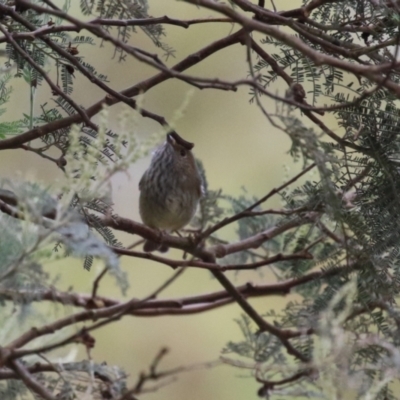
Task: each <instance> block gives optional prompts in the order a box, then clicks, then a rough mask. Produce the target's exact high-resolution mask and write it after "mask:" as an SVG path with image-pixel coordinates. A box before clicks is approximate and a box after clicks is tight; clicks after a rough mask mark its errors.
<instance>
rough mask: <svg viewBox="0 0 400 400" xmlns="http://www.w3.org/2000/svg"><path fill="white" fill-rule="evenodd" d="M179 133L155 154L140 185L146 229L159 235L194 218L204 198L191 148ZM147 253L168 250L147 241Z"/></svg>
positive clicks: (142, 215) (140, 208)
mask: <svg viewBox="0 0 400 400" xmlns="http://www.w3.org/2000/svg"><path fill="white" fill-rule="evenodd" d="M193 147H194V144H193V143H190V142H187V141H186V140H184V139H183V138H181V137H180V136H179V135H178V134H177V133H176V132H172V133H169V134H167V140H166V141H165V143H164V144H163V145H161V146H160V147H159V148H158V149H157V150H156V151H155V152H154V154H153V157H152V159H151V163H150V166H149V168H148V169H147V170H146V171H145V173H144V174H143V176H142V178H141V179H140V182H139V190H140V199H139V211H140V216H141V218H142V221H143V223H144V224H145V225H147V226H149V227H151V228H155V229H159V230H160V231H167V232H173V231H176V230H178V229H180V228H183V227H184V226H185V225H187V224H188V223H189V222H190V220H191V219H192V218H193V216H194V214H195V212H196V209H197V205H198V203H199V200H200V197H201V194H202V179H201V176H200V173H199V170H198V168H197V166H196V161H195V159H194V156H193V153H192V151H191V150H192V148H193ZM143 250H144V251H145V252H152V251H154V250H159V251H161V252H165V251H167V250H168V247H167V246H165V245H163V244H162V243H156V242H153V241H149V240H147V241H146V242H145V244H144V246H143Z"/></svg>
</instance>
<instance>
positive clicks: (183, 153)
mask: <svg viewBox="0 0 400 400" xmlns="http://www.w3.org/2000/svg"><path fill="white" fill-rule="evenodd" d="M179 153H180V155H181V156H182V157H185V156H186V151H185V150H183V149H182V150H181V151H180V152H179Z"/></svg>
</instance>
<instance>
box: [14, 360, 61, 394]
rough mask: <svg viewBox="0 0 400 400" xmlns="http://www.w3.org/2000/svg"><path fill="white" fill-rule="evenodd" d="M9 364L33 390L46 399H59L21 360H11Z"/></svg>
mask: <svg viewBox="0 0 400 400" xmlns="http://www.w3.org/2000/svg"><path fill="white" fill-rule="evenodd" d="M9 366H10V368H11V369H13V370H14V372H15V374H16V375H17V376H18V377H19V378H20V379H21V380H22V381H23V382H24V383H25V385H26V386H27V388H28V389H30V390H31V391H32V392H34V393H36V394H37V395H39V396H41V397H42V398H43V399H45V400H57V397H56V396H53V395H52V394H51V393H50V391H49V390H47V389H46V387H44V386H43V385H41V384H40V383H39V382H38V381H37V380H36V379H35V378H34V377H33V376H32V374H31V373H30V372H29V370H28V369H27V368H26V367H25V366H24V365H23V364H22V363H21V362H20V361H18V360H11V361H10V362H9Z"/></svg>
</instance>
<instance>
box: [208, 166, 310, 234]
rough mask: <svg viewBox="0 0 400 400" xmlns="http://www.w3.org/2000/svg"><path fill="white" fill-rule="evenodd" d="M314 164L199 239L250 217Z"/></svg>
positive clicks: (215, 226)
mask: <svg viewBox="0 0 400 400" xmlns="http://www.w3.org/2000/svg"><path fill="white" fill-rule="evenodd" d="M315 165H316V164H315V163H312V164H311V165H309V166H308V167H307V168H305V169H303V170H302V171H301V172H299V173H298V174H297V175H295V176H294V177H293V178H291V179H289V180H288V181H287V182H285V183H284V184H282V185H280V186H279V187H277V188H274V189H272V190H271V191H270V192H269V193H268V194H266V195H265V196H264V197H262V198H261V199H260V200H258V201H256V202H255V203H253V204H252V205H251V206H249V207H247V208H245V209H244V210H243V211H241V212H239V213H237V214H235V215H233V216H232V217H228V218H225V219H223V220H222V221H220V222H218V223H217V224H215V225H214V226H212V227H210V228H208V229H206V230H205V231H204V232H203V233H202V234H201V235H200V237H201V238H206V237H208V236H210V235H211V234H213V233H214V232H216V231H217V230H219V229H221V228H223V227H224V226H226V225H229V224H231V223H232V222H235V221H237V220H239V219H241V218H245V217H247V216H252V215H248V213H249V212H250V211H252V210H254V208H256V207H258V206H259V205H261V204H262V203H265V202H266V201H267V200H268V199H269V198H271V197H272V196H273V195H275V194H277V193H279V192H280V191H281V190H283V189H285V188H286V187H287V186H289V185H291V184H292V183H294V182H296V181H297V180H298V179H299V178H301V177H302V176H303V175H304V174H306V173H307V172H308V171H311V170H312V169H313V168H314V167H315Z"/></svg>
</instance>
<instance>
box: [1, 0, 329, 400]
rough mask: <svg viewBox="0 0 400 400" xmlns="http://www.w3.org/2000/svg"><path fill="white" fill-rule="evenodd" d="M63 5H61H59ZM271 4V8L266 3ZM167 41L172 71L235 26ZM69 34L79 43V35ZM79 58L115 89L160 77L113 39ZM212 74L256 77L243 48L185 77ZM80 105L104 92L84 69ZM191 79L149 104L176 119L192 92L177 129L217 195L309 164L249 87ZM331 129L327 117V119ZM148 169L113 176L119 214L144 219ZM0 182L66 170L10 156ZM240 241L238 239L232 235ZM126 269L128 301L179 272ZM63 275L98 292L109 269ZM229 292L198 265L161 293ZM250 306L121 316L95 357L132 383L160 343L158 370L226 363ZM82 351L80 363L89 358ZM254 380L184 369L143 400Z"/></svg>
mask: <svg viewBox="0 0 400 400" xmlns="http://www.w3.org/2000/svg"><path fill="white" fill-rule="evenodd" d="M55 3H57V4H59V5H61V2H60V1H55ZM275 3H276V6H277V7H278V8H279V9H286V8H289V7H290V8H293V7H295V6H296V4H297V3H299V2H295V1H293V0H287V1H275ZM149 4H150V13H151V15H153V16H163V15H168V16H170V17H173V18H180V19H192V18H203V17H208V16H213V15H214V14H213V13H212V12H211V11H207V10H202V9H200V8H197V7H194V6H191V5H187V4H185V3H184V2H181V1H174V0H164V1H160V0H153V1H152V0H149ZM267 6H268V7H269V4H268V5H267ZM72 9H73V12H74V13H75V14H76V15H79V10H78V2H77V1H73V2H72ZM165 29H166V33H167V36H166V37H165V42H167V43H168V44H169V45H171V46H172V47H174V49H175V50H176V54H175V56H176V58H175V59H169V60H168V62H167V63H168V65H173V64H175V63H176V62H178V61H180V60H181V59H183V58H185V57H186V56H187V55H189V54H191V53H192V52H195V51H196V50H198V49H201V48H202V47H204V46H205V45H207V44H209V43H211V42H212V41H214V40H217V39H219V38H222V37H224V36H226V35H228V34H229V33H230V32H232V30H236V29H238V27H237V26H232V25H230V24H206V25H205V24H199V25H194V26H191V27H190V28H189V29H184V28H180V27H176V26H171V25H166V26H165ZM74 35H75V34H74V33H71V37H74ZM131 44H133V45H135V46H137V47H141V48H146V49H147V50H148V51H150V52H154V53H155V52H157V51H158V49H157V48H155V46H154V45H153V44H152V42H151V41H150V40H149V38H148V37H147V36H146V35H145V34H143V33H142V32H141V31H140V29H138V34H136V35H133V36H132V39H131ZM79 51H80V55H84V56H85V58H86V59H87V60H88V61H90V62H91V63H93V64H94V65H95V66H96V67H97V68H98V70H99V72H101V73H103V74H105V75H107V76H108V78H109V81H110V86H111V87H112V88H113V89H115V90H122V89H124V88H126V87H128V86H131V85H133V84H135V83H137V82H139V81H140V80H142V79H144V78H146V77H150V76H152V75H153V74H154V73H155V70H154V69H152V68H151V67H148V66H146V65H144V64H142V63H139V62H137V61H136V60H134V59H133V58H131V57H127V61H126V62H124V63H118V62H117V60H116V59H112V55H113V49H112V47H111V46H109V45H107V44H105V45H104V47H102V48H99V47H95V46H80V48H79ZM187 72H188V73H190V74H193V75H197V76H204V77H220V78H221V79H224V80H228V81H229V80H231V81H234V80H237V79H241V78H245V77H247V75H248V66H247V63H246V49H245V48H244V47H243V46H240V45H235V46H231V47H229V48H227V49H224V50H222V51H220V52H219V53H217V54H215V55H213V56H211V57H209V58H207V59H206V60H205V61H204V62H201V63H200V64H198V65H196V66H195V67H194V68H192V69H190V70H188V71H187ZM75 75H76V77H75V78H74V79H75V83H76V85H75V89H74V93H73V95H74V98H75V99H76V100H77V101H78V102H79V103H80V104H82V105H84V106H89V105H90V104H92V103H93V102H95V101H97V100H98V99H99V98H100V97H101V96H103V94H102V93H101V91H100V90H99V89H98V88H97V87H95V86H94V85H92V84H90V82H89V81H88V80H86V79H85V78H83V77H81V76H80V75H79V73H76V74H75ZM13 87H14V94H13V96H12V99H11V102H10V103H9V107H8V111H7V113H6V114H4V115H2V118H3V119H4V120H7V121H11V120H14V119H18V118H20V117H21V116H22V113H28V110H29V90H30V88H29V86H28V84H27V83H25V82H24V81H23V80H15V82H14V84H13ZM274 90H276V91H277V92H278V93H279V94H281V95H283V93H284V91H285V90H286V86H285V84H284V83H281V82H278V83H277V84H276V85H275V86H274ZM191 91H193V88H191V87H189V86H188V85H187V84H185V83H183V82H180V81H176V80H169V81H167V82H165V83H163V84H161V85H159V86H157V87H155V88H154V89H151V90H150V91H149V92H147V93H146V94H145V96H144V107H145V108H147V109H148V110H151V111H153V112H155V113H157V114H160V115H163V116H164V117H165V118H166V119H167V120H169V119H172V118H174V115H175V112H176V110H177V109H179V108H180V106H181V105H182V103H183V102H184V101H185V99H187V98H188V97H189V94H191V97H190V101H189V103H188V106H187V107H186V109H185V112H184V115H183V116H182V118H180V119H179V121H178V122H177V125H176V128H177V131H178V132H179V133H180V134H181V135H182V136H183V137H184V138H185V139H187V140H188V141H191V142H194V143H195V149H194V152H195V155H196V156H197V157H198V158H200V159H201V160H202V161H203V164H204V166H205V169H206V172H207V176H208V180H209V187H210V189H222V190H223V192H224V193H226V194H230V195H240V194H242V193H243V190H244V188H245V190H246V191H247V193H248V194H251V195H254V196H256V197H259V196H262V195H264V194H266V193H267V192H268V191H269V190H271V189H272V188H273V187H275V186H277V185H279V184H280V183H282V181H283V180H284V179H286V178H288V177H290V176H292V175H293V174H294V173H295V172H296V171H297V170H298V169H299V168H300V167H301V165H294V164H293V162H292V159H291V157H290V156H289V154H288V150H289V148H290V141H289V139H288V138H287V137H286V136H285V135H284V134H283V133H282V132H279V131H277V130H276V129H274V128H273V127H271V125H270V124H269V122H268V121H267V120H266V118H265V117H264V116H263V114H262V113H261V111H260V110H259V109H258V108H257V106H256V105H255V104H250V103H249V98H250V95H249V89H248V88H246V87H241V88H240V89H239V90H238V91H237V92H236V93H233V92H224V91H217V90H202V91H200V90H197V89H195V90H194V92H193V93H192V92H191ZM46 101H48V102H49V103H51V102H52V99H51V95H50V91H49V90H48V88H47V87H46V86H45V85H43V86H42V87H41V88H40V89H39V90H38V91H37V93H36V98H35V111H36V112H37V113H39V112H40V107H39V106H40V104H42V103H43V102H46ZM264 104H265V105H266V107H267V108H268V109H269V110H271V112H275V111H276V105H275V103H274V102H272V101H269V100H268V99H264ZM120 111H121V105H116V106H114V107H112V109H111V110H110V128H111V129H114V130H117V129H118V124H117V116H118V113H119V112H120ZM325 122H328V121H326V119H325ZM159 130H160V127H159V126H158V125H157V124H156V123H154V122H153V121H151V120H145V119H140V120H139V126H138V135H140V137H142V138H146V137H147V136H148V135H151V134H152V133H153V132H155V131H159ZM148 164H149V158H145V159H142V160H140V161H139V162H137V163H135V164H134V165H132V166H131V168H130V169H129V170H128V171H126V173H119V174H117V175H116V176H114V177H113V179H112V188H113V189H112V196H113V201H114V203H115V207H114V211H115V212H116V213H117V214H119V215H121V216H124V217H128V218H132V219H134V220H138V221H140V217H139V213H138V196H139V191H138V182H139V179H140V177H141V175H142V173H143V171H144V170H145V168H146V167H147V165H148ZM0 171H1V173H0V176H1V177H2V178H11V179H23V180H26V179H29V180H35V181H39V182H42V183H45V184H47V185H53V184H56V183H57V182H58V181H60V180H62V179H63V174H62V172H61V171H60V170H57V169H56V168H55V166H54V164H52V163H51V162H49V161H46V160H43V159H41V158H39V157H38V156H36V155H34V154H32V153H28V152H24V151H23V150H12V151H2V152H1V157H0ZM268 206H270V207H277V206H279V199H278V198H276V199H272V200H271V202H270V203H268ZM118 237H119V238H120V240H121V241H122V242H123V243H124V244H125V245H129V244H131V243H132V242H134V241H135V240H137V239H138V238H137V237H129V236H128V235H121V234H119V235H118ZM226 237H227V238H228V239H229V238H233V237H234V236H233V232H229V231H228V232H226ZM168 255H169V256H170V257H180V256H181V255H180V254H179V252H174V251H170V253H169V254H168ZM121 262H122V266H123V268H124V269H125V270H126V271H128V275H129V280H130V289H129V291H128V293H127V296H128V297H131V296H134V297H139V298H140V297H142V296H146V295H147V294H149V293H151V292H152V291H153V290H154V289H155V288H157V287H158V286H159V285H160V284H161V283H163V282H164V281H165V280H166V279H167V278H168V277H169V276H171V274H172V273H173V271H172V270H170V269H169V268H168V267H166V266H163V265H159V264H156V263H152V262H146V261H144V260H138V259H133V258H127V257H123V258H122V259H121ZM46 268H47V269H48V271H49V272H50V273H51V274H52V275H54V276H56V275H58V274H60V275H61V276H62V279H61V281H60V282H59V284H58V288H59V289H61V290H66V289H67V288H69V287H71V286H72V287H73V288H74V290H76V291H78V292H90V291H91V288H92V284H93V280H94V279H95V278H96V276H97V275H98V273H99V272H100V265H97V264H96V265H94V266H93V268H92V269H91V271H89V272H88V271H85V270H83V268H82V262H81V261H80V260H74V259H68V260H63V261H59V262H56V263H53V264H51V265H48V266H47V267H46ZM229 276H230V279H232V280H233V281H234V282H235V283H236V284H240V283H243V282H247V281H252V282H255V283H265V282H272V280H273V279H274V278H273V276H272V274H270V273H269V271H268V269H267V268H265V269H264V270H262V271H259V272H257V273H254V272H253V273H241V274H238V275H234V274H231V275H229ZM215 290H220V286H219V284H218V283H217V282H216V281H215V280H214V279H213V278H212V277H211V275H210V274H209V273H208V272H207V271H205V270H196V269H189V270H187V271H186V272H185V273H184V275H183V276H182V277H181V278H180V279H179V280H178V281H177V282H176V283H174V284H173V285H172V286H170V287H169V288H168V289H167V290H166V291H165V292H163V293H162V295H161V298H174V297H179V296H185V295H195V294H201V293H208V292H212V291H215ZM99 294H101V295H105V296H109V297H115V298H122V295H121V293H120V290H119V289H118V288H117V287H116V286H115V282H114V280H113V279H112V278H105V279H104V280H103V281H102V284H101V287H100V290H99ZM286 301H287V299H284V298H281V297H268V298H264V299H263V298H260V299H251V300H250V302H251V303H252V304H253V305H254V306H255V307H256V308H257V309H258V310H259V311H260V312H261V313H262V312H264V311H268V310H269V309H271V308H273V309H276V310H279V309H280V308H281V307H283V305H284V304H285V302H286ZM240 315H241V310H240V308H239V307H238V306H237V305H230V306H225V307H223V308H220V309H217V310H214V311H209V312H207V313H204V314H198V315H193V316H181V317H174V316H168V317H156V318H136V317H135V318H134V317H129V318H124V319H123V320H122V321H119V322H117V323H114V324H112V325H109V326H107V327H105V328H103V329H102V330H100V331H98V332H97V333H96V334H95V337H96V341H97V342H96V346H95V348H94V349H93V352H92V356H93V358H94V360H95V361H96V362H102V361H107V363H108V364H109V365H112V364H116V365H119V366H121V367H123V368H124V369H125V370H126V371H127V373H128V374H129V375H130V376H131V380H130V382H131V383H132V384H133V383H134V382H135V379H136V377H137V376H138V374H139V373H140V371H141V370H143V369H145V368H146V367H147V366H148V365H149V364H150V363H151V361H152V360H153V358H154V356H155V355H156V354H157V353H158V351H159V349H160V348H161V347H164V346H166V347H168V348H169V349H170V353H169V354H168V356H167V357H165V358H164V360H163V362H162V363H161V365H160V369H169V368H175V367H177V366H183V365H188V366H189V365H191V364H195V363H200V362H206V361H213V360H216V359H218V358H219V356H220V354H221V350H222V349H223V347H224V346H225V344H226V343H227V342H228V341H238V340H241V338H242V336H241V332H240V329H239V327H238V325H237V323H236V322H235V319H237V318H239V317H240ZM84 356H85V353H84V352H83V351H82V352H80V353H79V355H78V359H79V358H81V357H84ZM258 387H259V384H257V383H256V382H255V380H254V378H252V377H251V372H249V371H248V370H244V369H237V368H233V367H231V366H228V365H222V366H218V367H214V368H212V369H207V368H205V369H200V370H196V371H191V372H188V373H184V374H181V375H180V376H179V377H178V379H177V380H176V381H174V382H171V383H170V384H169V385H167V386H165V387H163V388H161V389H160V390H158V391H156V392H153V393H149V394H146V396H142V398H146V399H148V400H155V399H163V400H172V399H173V400H176V399H191V400H200V399H201V400H204V399H217V398H218V399H221V400H224V399H229V400H231V399H239V398H247V399H251V398H257V394H256V392H257V388H258Z"/></svg>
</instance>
